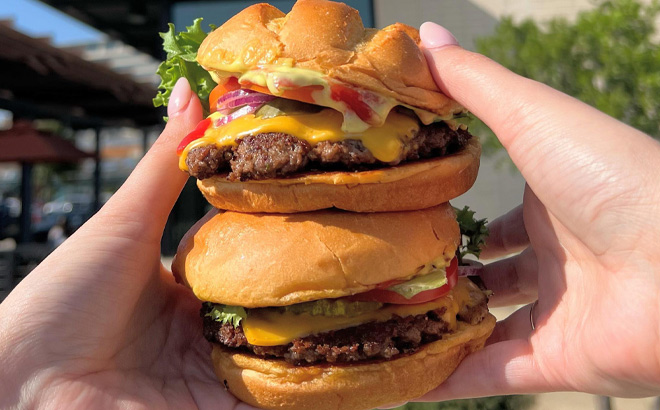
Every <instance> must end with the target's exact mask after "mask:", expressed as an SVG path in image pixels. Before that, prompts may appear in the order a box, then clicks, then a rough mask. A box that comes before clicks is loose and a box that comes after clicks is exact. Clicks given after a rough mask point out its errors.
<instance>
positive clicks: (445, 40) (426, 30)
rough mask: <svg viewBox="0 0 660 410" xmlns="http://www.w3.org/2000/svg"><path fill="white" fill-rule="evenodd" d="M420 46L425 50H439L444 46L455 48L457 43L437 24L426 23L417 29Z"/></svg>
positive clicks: (448, 32)
mask: <svg viewBox="0 0 660 410" xmlns="http://www.w3.org/2000/svg"><path fill="white" fill-rule="evenodd" d="M419 36H420V37H421V39H422V45H423V46H424V48H426V49H427V50H433V49H436V50H437V49H439V48H442V47H445V46H457V45H458V41H457V40H456V37H454V35H453V34H451V31H449V30H447V29H446V28H444V27H442V26H441V25H439V24H435V23H432V22H430V21H427V22H426V23H424V24H422V26H421V27H420V28H419Z"/></svg>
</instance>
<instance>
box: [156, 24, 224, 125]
mask: <svg viewBox="0 0 660 410" xmlns="http://www.w3.org/2000/svg"><path fill="white" fill-rule="evenodd" d="M168 26H169V30H168V31H167V32H165V33H160V36H161V38H162V39H163V49H164V50H165V51H166V52H167V59H166V60H165V61H163V62H162V63H160V65H159V66H158V71H156V73H157V74H158V75H159V76H160V79H161V81H160V85H159V86H158V90H159V91H158V94H156V97H155V98H154V99H153V102H154V106H155V107H160V106H167V104H168V102H169V100H170V95H171V94H172V89H173V88H174V84H176V82H177V80H178V79H179V78H181V77H184V78H186V79H188V82H189V83H190V88H192V90H193V92H195V93H196V94H197V96H198V97H199V101H200V102H201V103H202V108H203V109H204V117H206V116H207V115H208V114H209V95H210V94H211V91H212V90H213V88H215V86H216V83H215V81H213V78H211V75H210V74H209V73H208V71H206V70H204V69H203V68H202V66H200V65H199V64H198V63H197V50H198V49H199V46H200V44H202V41H203V40H204V39H205V38H206V36H207V35H208V34H207V33H206V32H205V31H204V30H202V19H201V18H198V19H196V20H195V21H194V22H193V25H192V26H188V27H186V31H182V32H179V33H177V32H176V31H175V28H174V24H172V23H170V24H169V25H168ZM210 27H211V30H213V29H214V28H215V27H213V26H210Z"/></svg>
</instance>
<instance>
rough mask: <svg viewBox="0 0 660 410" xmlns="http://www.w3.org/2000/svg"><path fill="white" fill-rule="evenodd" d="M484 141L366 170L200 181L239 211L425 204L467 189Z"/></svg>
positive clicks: (219, 203) (212, 198) (214, 197)
mask: <svg viewBox="0 0 660 410" xmlns="http://www.w3.org/2000/svg"><path fill="white" fill-rule="evenodd" d="M480 154H481V146H480V145H479V141H478V140H477V138H472V140H471V141H470V143H469V145H468V146H467V148H466V149H465V150H463V151H461V152H459V153H458V154H454V155H449V156H446V157H441V158H435V159H429V160H423V161H416V162H411V163H407V164H404V165H400V166H396V167H390V168H382V169H378V170H373V171H363V172H323V173H309V174H303V175H302V176H299V177H294V178H278V179H269V180H263V181H246V182H236V181H228V180H227V179H226V178H225V177H224V176H222V175H216V176H214V177H212V178H209V179H204V180H200V181H197V186H198V187H199V189H200V191H202V194H203V195H204V197H205V198H206V200H207V201H209V202H210V203H211V205H213V206H214V207H216V208H218V209H228V210H231V211H237V212H277V213H293V212H305V211H314V210H317V209H326V208H332V207H335V208H339V209H345V210H347V211H353V212H393V211H410V210H416V209H424V208H428V207H431V206H435V205H438V204H441V203H444V202H447V201H449V200H452V199H454V198H456V197H457V196H459V195H461V194H463V193H465V192H466V191H467V190H468V189H470V187H471V186H472V184H474V181H475V180H476V179H477V172H478V171H479V156H480Z"/></svg>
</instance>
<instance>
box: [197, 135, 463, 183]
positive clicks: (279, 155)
mask: <svg viewBox="0 0 660 410" xmlns="http://www.w3.org/2000/svg"><path fill="white" fill-rule="evenodd" d="M470 138H471V135H470V133H468V132H467V131H466V130H463V129H457V130H456V131H454V130H452V129H451V128H449V126H447V124H446V123H444V122H436V123H433V124H430V125H422V126H421V127H420V129H419V131H418V132H417V134H416V135H415V136H413V137H412V138H410V139H409V140H407V141H405V142H404V144H403V149H402V150H401V153H400V154H399V156H398V157H397V158H396V159H395V160H394V161H391V162H388V163H383V162H381V161H378V160H377V159H376V158H374V156H373V154H372V153H371V152H370V151H369V150H368V149H367V148H366V147H365V146H364V144H362V141H359V140H350V139H349V140H343V141H336V142H332V141H323V142H320V143H318V144H316V145H315V146H311V145H310V144H309V143H308V142H307V141H303V140H300V139H298V138H296V137H294V136H292V135H289V134H284V133H279V132H270V133H263V134H257V135H251V136H247V137H245V138H242V139H240V140H238V141H237V143H238V144H237V145H235V146H226V147H216V146H214V145H209V146H205V147H198V148H193V149H191V150H190V151H189V152H188V157H187V158H186V164H187V165H188V173H189V174H190V175H191V176H194V177H196V178H197V179H206V178H210V177H212V176H214V175H216V174H223V173H226V172H228V176H227V178H228V179H229V180H240V181H246V180H250V179H270V178H276V177H283V176H287V175H291V174H294V173H296V172H302V171H309V170H350V171H355V170H362V169H370V168H375V167H383V166H394V165H398V164H399V163H401V162H404V161H414V160H418V159H422V158H431V157H438V156H443V155H447V154H452V153H454V152H457V151H459V150H460V149H461V148H463V147H464V146H465V145H466V144H467V142H468V140H469V139H470Z"/></svg>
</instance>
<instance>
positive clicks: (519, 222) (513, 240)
mask: <svg viewBox="0 0 660 410" xmlns="http://www.w3.org/2000/svg"><path fill="white" fill-rule="evenodd" d="M488 231H489V233H488V238H487V239H486V245H485V246H484V247H483V249H482V250H481V255H480V258H481V259H493V258H498V257H501V256H506V255H510V254H512V253H515V252H520V251H521V250H523V249H525V248H526V247H527V246H529V237H528V236H527V230H526V229H525V222H524V221H523V206H522V205H519V206H517V207H516V208H514V209H512V210H511V211H509V212H508V213H507V214H506V215H502V216H500V217H499V218H497V219H495V220H494V221H493V222H491V223H489V224H488Z"/></svg>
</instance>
